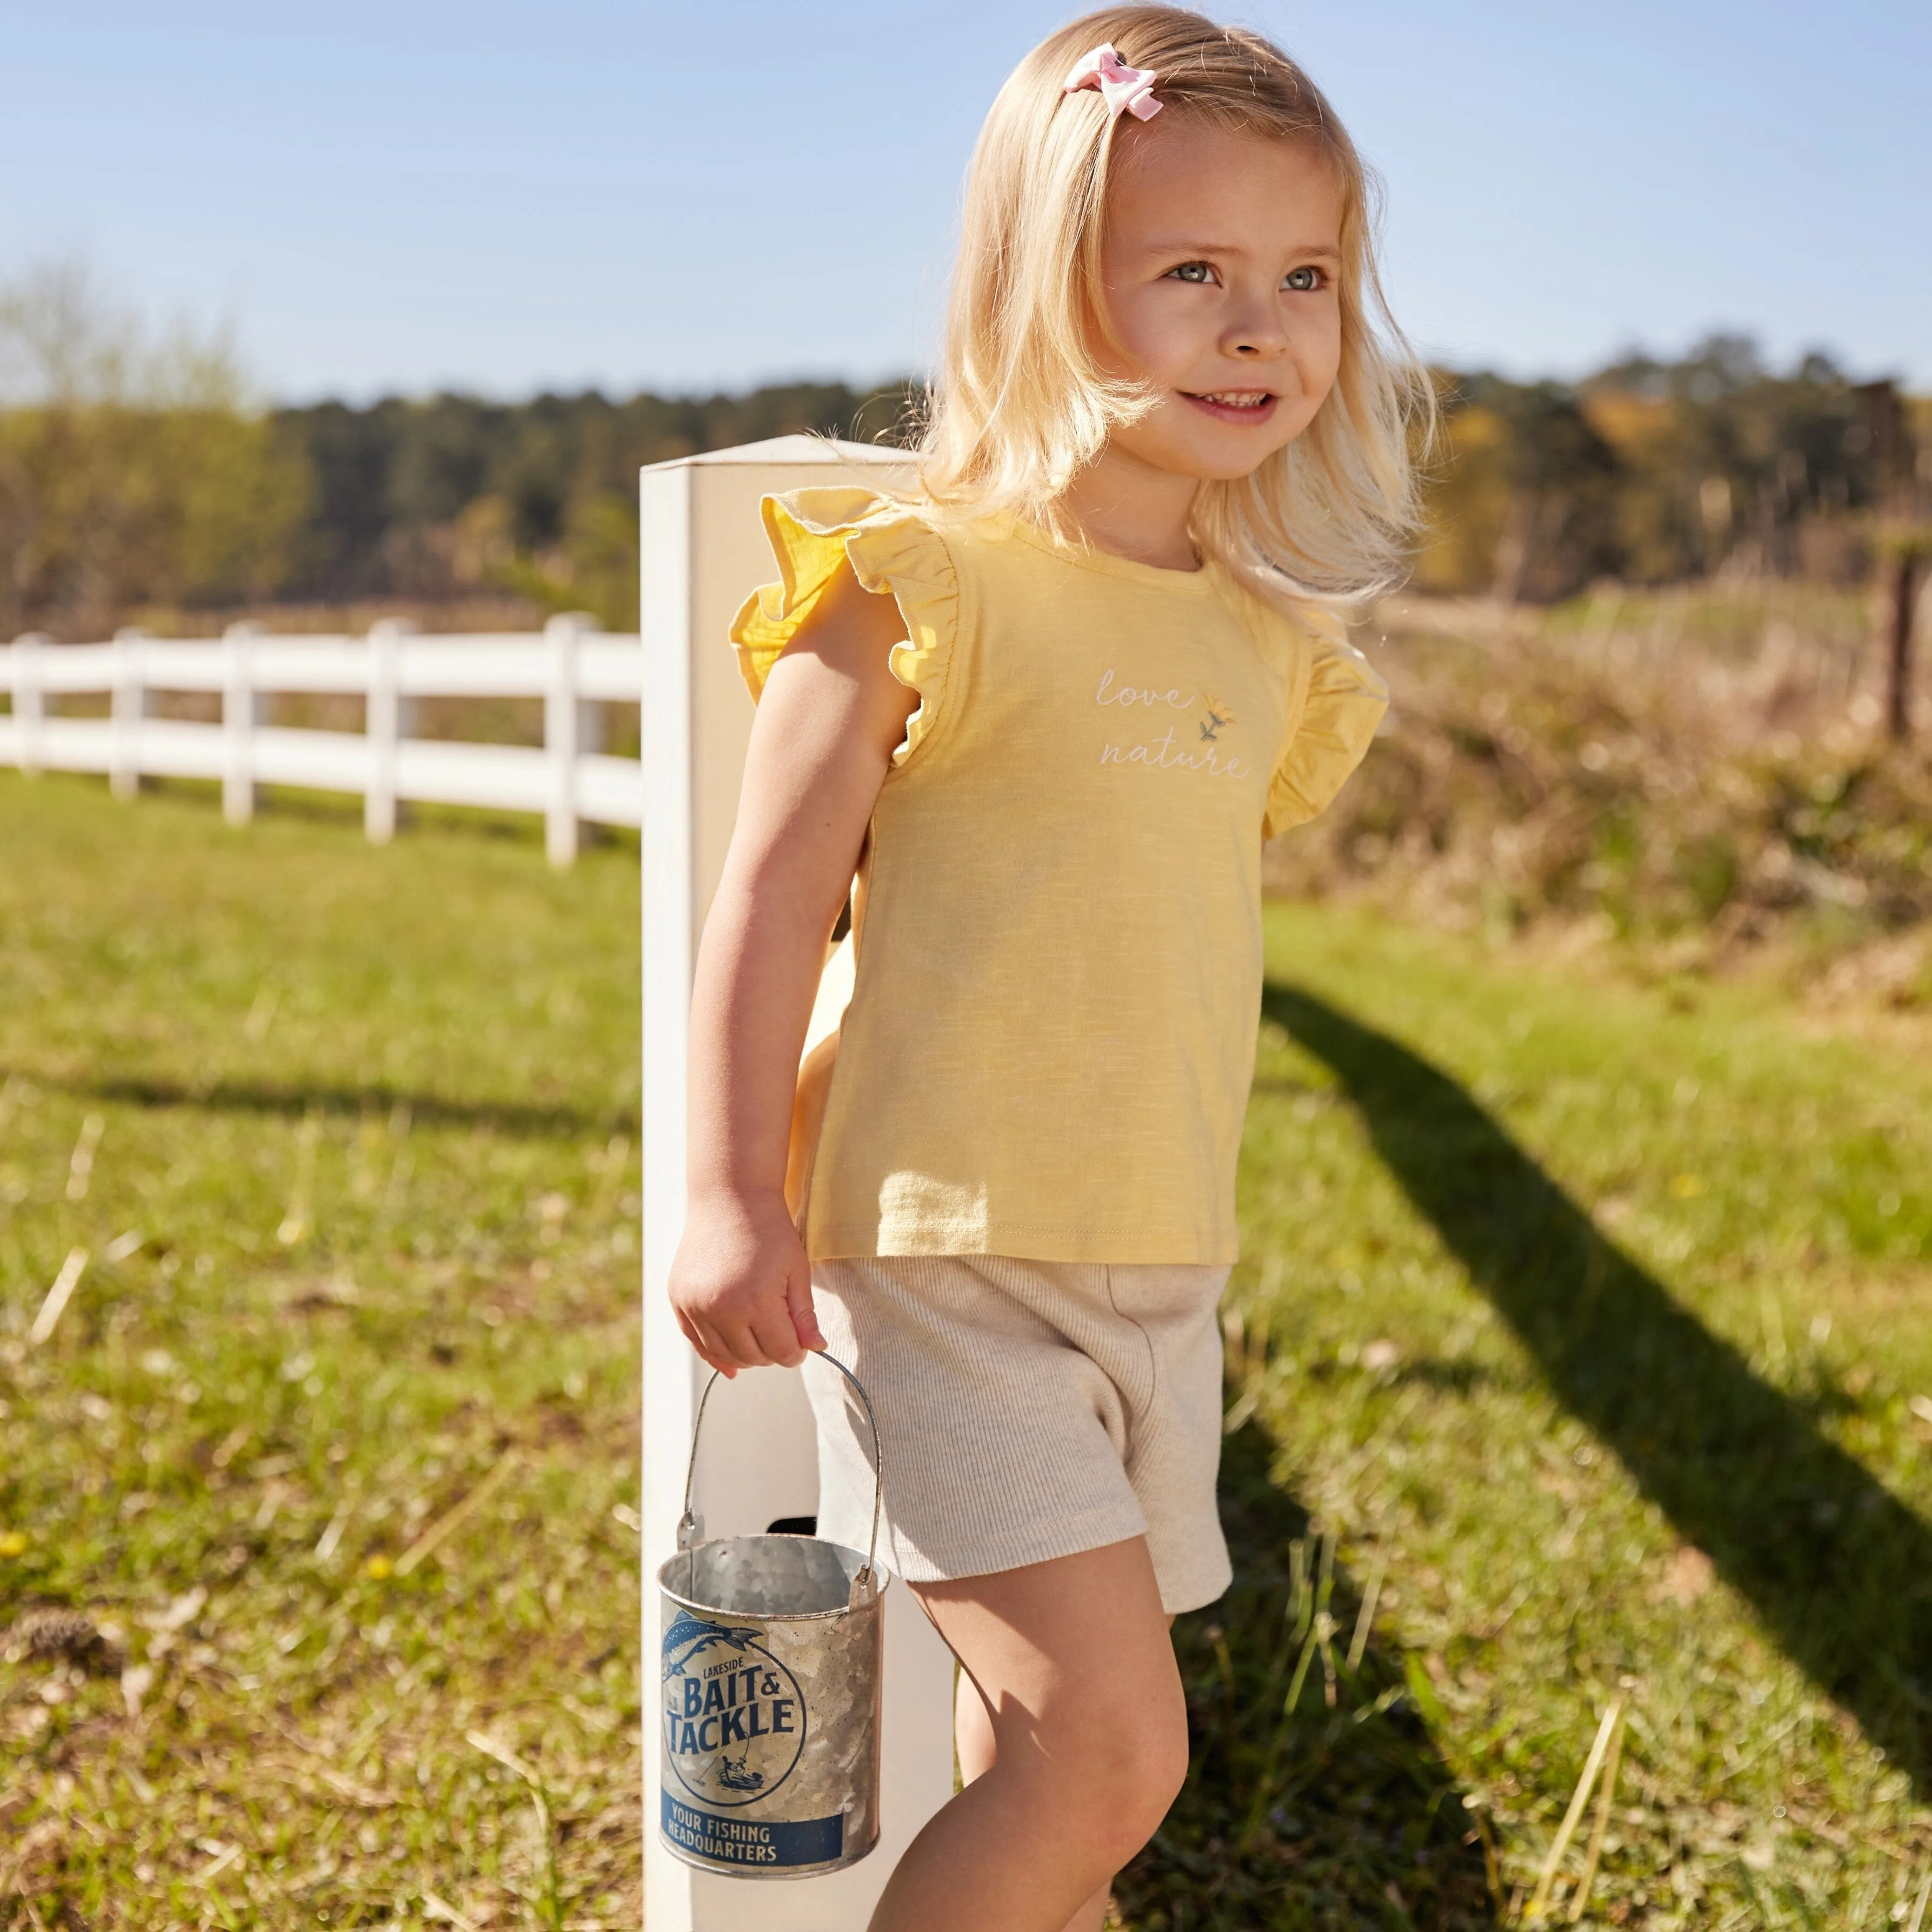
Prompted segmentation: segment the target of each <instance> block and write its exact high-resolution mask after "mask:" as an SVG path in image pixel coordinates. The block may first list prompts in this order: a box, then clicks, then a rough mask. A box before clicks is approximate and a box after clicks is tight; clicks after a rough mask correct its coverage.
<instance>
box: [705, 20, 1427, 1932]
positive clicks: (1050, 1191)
mask: <svg viewBox="0 0 1932 1932" xmlns="http://www.w3.org/2000/svg"><path fill="white" fill-rule="evenodd" d="M1367 194H1368V187H1367V181H1366V178H1365V175H1364V169H1363V166H1362V164H1361V161H1360V160H1358V157H1357V156H1356V154H1355V150H1354V148H1353V147H1352V145H1350V142H1349V138H1348V136H1347V135H1346V133H1344V132H1343V130H1342V127H1341V126H1340V123H1339V122H1338V121H1337V119H1336V118H1335V116H1334V113H1333V111H1332V110H1331V109H1330V107H1328V104H1327V102H1326V101H1325V100H1324V99H1323V98H1322V95H1320V94H1319V92H1317V91H1316V89H1315V87H1314V86H1313V84H1312V83H1310V80H1308V78H1307V76H1306V75H1304V74H1303V73H1302V72H1301V71H1300V70H1299V69H1298V68H1296V67H1295V65H1293V64H1292V62H1290V61H1289V60H1288V59H1287V58H1286V57H1285V56H1284V55H1282V54H1281V53H1280V52H1278V51H1277V49H1275V48H1274V47H1273V46H1270V45H1269V44H1268V43H1267V42H1265V41H1264V40H1260V39H1259V38H1257V37H1256V36H1255V35H1253V34H1249V33H1246V32H1244V31H1239V30H1237V29H1235V28H1221V27H1217V26H1214V25H1213V24H1212V23H1210V22H1209V21H1208V20H1205V19H1204V18H1203V17H1202V16H1200V15H1199V14H1196V13H1186V12H1182V11H1180V10H1175V9H1173V8H1169V7H1115V8H1109V9H1108V10H1105V11H1103V12H1100V13H1092V14H1090V15H1088V17H1086V18H1085V19H1084V20H1079V21H1077V22H1076V23H1074V24H1073V26H1070V27H1067V28H1064V29H1063V30H1062V31H1061V32H1059V33H1058V34H1055V35H1053V36H1052V37H1051V38H1050V39H1049V40H1046V41H1045V42H1043V43H1042V44H1041V45H1040V46H1039V47H1037V49H1034V52H1032V53H1031V55H1028V57H1027V58H1026V59H1025V61H1024V62H1022V63H1021V65H1020V66H1019V68H1018V69H1017V70H1016V72H1015V73H1014V74H1013V77H1012V78H1011V79H1010V80H1009V81H1008V82H1007V84H1006V86H1004V88H1003V89H1001V93H1000V95H999V98H998V100H997V101H995V103H994V105H993V109H992V113H991V115H989V117H988V119H987V122H986V129H985V131H984V133H983V136H981V139H980V145H979V149H978V152H977V154H976V156H975V157H974V163H973V169H972V175H971V182H970V184H969V187H968V193H967V199H966V205H965V234H964V239H963V245H962V251H961V256H960V262H959V271H958V277H957V284H956V290H955V293H954V297H953V306H952V311H951V317H950V324H949V329H948V336H947V346H946V353H945V358H944V366H943V370H942V373H941V377H940V380H939V382H938V385H937V386H936V391H935V397H934V399H933V404H932V417H931V421H930V425H929V429H928V431H927V434H926V438H925V441H924V443H923V446H922V449H921V450H920V452H919V468H918V472H917V474H918V481H917V483H916V487H910V488H908V489H907V490H906V491H905V492H904V493H903V494H901V495H899V496H884V495H880V494H874V493H868V492H867V491H865V490H859V489H829V490H801V491H799V492H798V493H796V494H795V495H793V496H787V497H782V498H775V499H768V500H767V502H766V505H765V506H764V509H765V521H766V527H767V529H768V531H769V535H770V538H771V541H772V548H773V550H775V553H776V556H777V562H778V572H779V581H778V583H776V584H775V585H774V586H771V587H769V588H768V589H766V590H764V591H763V592H760V594H759V595H758V596H757V598H754V600H753V601H752V602H751V604H748V605H747V606H746V607H745V610H744V611H743V612H742V613H740V616H739V619H738V622H737V624H736V627H735V628H734V631H733V636H734V638H735V640H736V643H737V645H738V646H739V652H740V654H741V658H742V664H743V667H744V670H745V676H746V679H747V680H748V682H749V683H750V685H751V689H752V691H753V694H754V695H755V696H757V697H758V698H759V699H760V706H759V712H758V715H757V721H756V724H755V726H754V730H753V732H752V735H751V750H750V754H749V758H748V763H747V765H746V767H745V781H744V790H743V794H742V801H741V802H740V805H739V813H738V820H737V826H736V832H735V834H734V835H733V840H732V844H731V848H730V856H729V858H728V859H727V862H726V865H725V868H724V877H723V880H722V882H721V884H720V886H719V888H718V894H717V897H716V898H715V901H714V902H713V904H712V910H711V913H710V917H709V922H707V924H706V928H705V932H704V938H703V947H702V949H701V952H700V959H699V964H698V968H697V986H696V991H695V995H694V1009H693V1016H692V1022H691V1040H692V1049H691V1051H692V1076H691V1140H690V1145H691V1166H690V1191H689V1220H688V1223H687V1226H686V1228H685V1234H684V1238H683V1241H682V1246H681V1247H680V1248H679V1253H678V1256H677V1259H676V1265H675V1266H674V1268H673V1272H672V1275H671V1281H670V1294H671V1298H672V1301H673V1303H674V1304H675V1305H676V1310H677V1312H678V1316H679V1320H680V1322H681V1323H682V1327H683V1329H684V1331H685V1334H686V1335H687V1336H688V1338H689V1339H690V1341H691V1345H692V1346H693V1347H694V1348H695V1349H697V1352H698V1353H699V1354H700V1355H702V1356H703V1358H704V1359H705V1361H707V1362H709V1363H710V1364H712V1365H713V1366H714V1367H718V1368H719V1369H721V1370H723V1371H724V1373H726V1374H727V1375H728V1374H730V1373H733V1372H734V1371H735V1370H737V1369H739V1368H745V1367H752V1366H754V1365H757V1364H766V1363H783V1364H798V1363H799V1362H801V1361H805V1359H806V1358H807V1356H808V1352H811V1351H814V1350H817V1349H823V1348H828V1347H829V1349H830V1350H831V1352H832V1353H833V1354H834V1355H835V1356H837V1357H838V1358H839V1359H841V1360H842V1361H844V1362H846V1363H847V1364H850V1366H851V1367H852V1368H853V1370H855V1371H856V1373H857V1374H858V1376H859V1378H860V1379H861V1380H862V1382H864V1383H865V1385H866V1387H867V1388H868V1389H869V1391H871V1395H872V1397H873V1400H874V1402H875V1403H876V1404H877V1409H878V1414H879V1421H880V1428H881V1430H882V1431H883V1438H884V1445H885V1493H886V1511H887V1513H888V1517H889V1526H888V1527H889V1551H890V1557H891V1566H890V1567H891V1568H892V1569H893V1570H894V1571H895V1572H896V1573H897V1574H898V1575H899V1576H900V1577H903V1578H904V1580H906V1582H907V1583H908V1584H909V1585H910V1587H911V1589H913V1591H914V1592H916V1595H917V1596H918V1598H919V1601H920V1602H921V1604H922V1605H923V1606H924V1607H925V1609H926V1612H927V1614H928V1615H929V1616H930V1617H931V1618H932V1621H933V1622H934V1623H935V1625H937V1626H938V1629H939V1631H940V1632H941V1634H942V1635H943V1636H944V1638H945V1639H946V1641H947V1643H949V1644H950V1646H952V1648H953V1651H954V1652H955V1653H956V1655H957V1656H958V1657H959V1661H960V1664H961V1665H962V1677H961V1682H960V1697H959V1712H958V1723H957V1732H958V1744H959V1763H960V1768H961V1771H962V1775H963V1777H964V1778H965V1788H964V1789H963V1790H962V1792H961V1793H960V1794H959V1796H957V1797H956V1798H955V1799H953V1802H951V1803H950V1805H947V1807H946V1808H944V1810H943V1811H941V1812H940V1813H939V1814H938V1816H937V1817H935V1818H934V1819H933V1820H932V1822H931V1823H929V1825H928V1826H927V1827H926V1829H925V1831H924V1832H922V1833H921V1835H919V1838H917V1840H916V1841H915V1842H914V1843H913V1846H912V1847H911V1849H910V1850H909V1851H908V1852H907V1854H906V1855H905V1856H904V1858H903V1859H902V1860H901V1862H900V1864H899V1865H898V1868H897V1870H895V1873H893V1875H892V1879H891V1881H890V1882H889V1884H888V1885H887V1886H886V1891H885V1894H884V1896H883V1898H882V1900H880V1904H879V1906H878V1908H877V1912H876V1914H875V1915H874V1918H873V1920H872V1925H873V1927H874V1932H913V1928H916V1932H954V1928H957V1932H1062V1928H1067V1932H1095V1928H1097V1927H1100V1924H1101V1923H1102V1920H1103V1915H1104V1913H1105V1911H1106V1900H1107V1893H1108V1888H1109V1881H1110V1879H1112V1876H1113V1874H1114V1873H1115V1872H1116V1871H1117V1870H1118V1869H1119V1867H1121V1864H1123V1863H1124V1862H1125V1861H1126V1860H1127V1859H1128V1858H1130V1857H1131V1856H1133V1854H1134V1853H1135V1852H1137V1851H1139V1849H1140V1848H1141V1846H1142V1845H1143V1844H1145V1843H1146V1841H1147V1840H1148V1838H1149V1837H1150V1836H1151V1835H1152V1834H1153V1832H1154V1829H1155V1828H1156V1827H1157V1826H1158V1825H1159V1823H1160V1820H1161V1818H1162V1817H1163V1814H1165V1812H1166V1809H1167V1808H1168V1805H1169V1803H1170V1802H1172V1799H1173V1798H1174V1796H1175V1793H1176V1792H1177V1791H1178V1789H1179V1788H1180V1785H1181V1780H1182V1778H1183V1776H1184V1772H1185V1771H1186V1768H1187V1724H1186V1714H1185V1711H1184V1705H1183V1700H1182V1695H1181V1684H1180V1680H1179V1677H1178V1673H1177V1671H1176V1669H1175V1659H1174V1653H1173V1649H1172V1644H1171V1642H1170V1640H1169V1634H1168V1625H1169V1620H1170V1619H1171V1618H1172V1616H1173V1615H1174V1613H1175V1612H1177V1611H1181V1610H1192V1609H1195V1608H1196V1607H1199V1606H1200V1605H1202V1604H1206V1603H1208V1602H1210V1601H1212V1600H1213V1599H1214V1598H1216V1597H1217V1596H1218V1595H1220V1593H1221V1592H1222V1591H1223V1589H1226V1586H1227V1583H1228V1581H1229V1563H1228V1555H1227V1550H1226V1544H1224V1542H1223V1539H1222V1536H1221V1532H1220V1524H1219V1523H1218V1521H1217V1516H1216V1510H1215V1499H1214V1482H1215V1473H1216V1465H1217V1457H1218V1454H1219V1450H1220V1416H1221V1403H1220V1346H1219V1328H1218V1325H1217V1316H1216V1303H1217V1299H1218V1298H1219V1296H1220V1293H1221V1291H1222V1288H1223V1285H1224V1283H1226V1280H1227V1276H1228V1271H1229V1263H1230V1262H1232V1260H1233V1259H1235V1253H1236V1235H1235V1212H1234V1206H1235V1203H1234V1191H1235V1157H1236V1151H1237V1148H1238V1143H1239V1141H1240V1138H1241V1124H1242V1115H1243V1112H1244V1107H1245V1105H1246V1102H1247V1088H1248V1084H1249V1081H1250V1077H1251V1076H1252V1073H1253V1064H1254V1052H1255V1042H1256V1019H1257V1007H1258V1003H1259V994H1260V990H1261V977H1262V922H1261V882H1260V868H1261V856H1262V841H1263V840H1264V839H1265V838H1268V837H1269V836H1271V835H1273V834H1274V833H1276V832H1280V831H1282V830H1283V829H1285V828H1286V827H1288V826H1292V825H1296V824H1298V823H1301V822H1302V821H1304V820H1307V819H1308V818H1310V817H1313V815H1314V814H1316V812H1318V811H1320V810H1321V809H1322V807H1323V806H1324V805H1326V804H1327V802H1328V800H1329V799H1331V797H1332V796H1334V793H1335V791H1336V790H1337V787H1340V784H1342V782H1343V779H1344V778H1346V776H1347V775H1348V774H1349V772H1350V771H1351V770H1352V769H1353V767H1354V766H1355V763H1357V761H1358V760H1359V759H1360V758H1361V756H1362V754H1363V752H1364V750H1365V749H1366V748H1367V745H1368V742H1369V740H1370V737H1371V736H1372V735H1373V733H1374V730H1375V728H1376V722H1377V720H1378V719H1379V718H1380V716H1381V715H1382V707H1383V703H1384V700H1385V693H1384V691H1383V688H1382V685H1381V683H1380V682H1379V680H1378V679H1377V678H1376V675H1375V673H1373V671H1372V670H1370V668H1369V667H1368V666H1367V664H1366V663H1365V662H1364V661H1363V659H1362V658H1361V657H1359V656H1358V655H1357V654H1356V653H1355V652H1354V651H1353V650H1352V649H1350V648H1349V646H1348V645H1347V644H1346V642H1344V641H1343V634H1342V631H1341V628H1340V625H1339V624H1338V623H1337V621H1336V620H1335V619H1334V617H1333V616H1331V615H1330V614H1329V613H1328V610H1326V609H1325V607H1324V606H1323V604H1322V601H1321V600H1322V599H1324V598H1331V599H1332V598H1337V597H1341V596H1346V595H1354V594H1359V593H1360V592H1362V591H1364V589H1367V588H1368V587H1370V586H1372V585H1373V584H1375V583H1379V582H1381V581H1384V580H1386V579H1387V577H1388V575H1389V574H1390V573H1391V571H1392V570H1393V569H1394V567H1395V565H1396V564H1397V560H1398V557H1399V553H1400V545H1401V543H1402V541H1403V538H1404V537H1405V535H1406V534H1407V532H1408V530H1409V526H1410V523H1411V518H1412V494H1411V490H1412V484H1411V478H1410V472H1409V458H1408V454H1407V451H1408V445H1409V433H1410V431H1411V429H1412V427H1413V424H1414V419H1415V416H1416V415H1417V413H1418V412H1420V411H1426V410H1427V407H1428V404H1427V392H1426V390H1425V389H1424V388H1423V387H1422V386H1421V385H1420V383H1419V382H1418V379H1417V377H1415V374H1414V372H1413V369H1412V364H1411V363H1410V362H1408V361H1407V360H1406V359H1403V358H1402V357H1400V356H1399V355H1397V354H1396V353H1392V352H1391V350H1390V349H1389V348H1388V347H1385V344H1388V343H1391V342H1393V343H1394V344H1397V345H1398V346H1399V345H1400V337H1399V336H1396V335H1394V333H1393V332H1392V330H1391V329H1389V328H1388V326H1387V323H1386V317H1385V316H1384V315H1383V314H1382V311H1381V309H1380V306H1379V290H1378V287H1377V283H1376V271H1375V265H1374V260H1373V252H1372V237H1371V234H1370V213H1369V209H1368V207H1367ZM1378 323H1381V324H1382V326H1381V328H1380V329H1378V326H1377V324H1378ZM855 875H856V883H855ZM848 898H849V901H850V909H851V920H852V944H853V946H854V947H855V949H856V981H855V984H854V987H853V992H852V995H851V998H850V1004H849V1005H848V1006H847V1009H846V1011H845V1013H844V1020H843V1023H842V1025H841V1027H840V1028H839V1031H838V1036H837V1040H836V1054H835V1059H834V1060H832V1062H831V1064H830V1068H829V1085H828V1083H827V1080H826V1072H827V1070H826V1067H824V1066H823V1065H821V1064H816V1063H817V1059H819V1058H822V1056H815V1060H814V1064H811V1065H808V1067H807V1068H806V1069H805V1073H804V1075H803V1076H802V1077H801V1076H800V1072H799V1052H800V1049H801V1046H802V1042H803V1040H804V1037H805V1031H806V1028H807V1025H808V1020H809V1018H810V1016H811V1011H812V1007H813V1004H814V995H815V993H816V992H817V988H818V986H819V983H820V971H821V968H823V965H824V963H825V961H826V945H827V941H828V939H829V936H830V935H831V933H832V930H833V928H834V925H835V922H836V920H837V919H838V916H839V915H840V913H841V910H843V909H844V907H846V906H847V901H848ZM788 1171H789V1174H790V1181H791V1198H790V1200H789V1201H788V1199H787V1174H788ZM808 1385H809V1387H810V1391H811V1399H812V1402H813V1405H814V1410H815V1412H816V1414H817V1421H818V1430H819V1436H820V1470H821V1482H822V1493H821V1501H820V1529H821V1532H822V1533H823V1534H824V1535H828V1536H830V1537H832V1538H835V1539H836V1540H838V1541H842V1542H845V1543H847V1544H861V1545H862V1544H863V1543H864V1541H865V1529H866V1523H867V1520H868V1516H869V1511H870V1507H871V1469H870V1466H869V1460H868V1459H869V1443H868V1442H867V1441H866V1440H865V1439H863V1437H864V1431H863V1429H862V1425H860V1424H859V1422H858V1421H857V1420H856V1417H855V1415H854V1414H853V1412H852V1410H851V1409H850V1408H849V1407H848V1406H847V1402H846V1400H845V1397H844V1392H843V1387H842V1384H841V1381H840V1379H839V1377H838V1375H837V1374H836V1373H835V1371H834V1370H832V1369H830V1368H829V1367H828V1366H826V1364H820V1363H813V1364H811V1367H810V1370H809V1371H808Z"/></svg>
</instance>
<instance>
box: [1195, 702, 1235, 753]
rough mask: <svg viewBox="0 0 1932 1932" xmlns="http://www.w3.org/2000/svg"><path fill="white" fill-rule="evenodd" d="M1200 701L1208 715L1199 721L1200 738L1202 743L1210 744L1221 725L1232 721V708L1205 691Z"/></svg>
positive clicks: (1219, 731)
mask: <svg viewBox="0 0 1932 1932" xmlns="http://www.w3.org/2000/svg"><path fill="white" fill-rule="evenodd" d="M1201 702H1202V703H1203V704H1205V706H1207V707H1208V715H1207V716H1206V717H1205V718H1203V719H1202V721H1201V739H1202V743H1203V744H1208V745H1211V744H1213V743H1214V741H1215V739H1217V738H1219V737H1220V735H1221V727H1222V726H1223V725H1224V724H1233V723H1234V721H1235V713H1234V709H1233V707H1232V706H1230V705H1227V704H1224V703H1223V702H1222V701H1221V700H1220V698H1218V697H1214V695H1212V694H1211V693H1208V692H1205V691H1204V692H1203V693H1202V697H1201Z"/></svg>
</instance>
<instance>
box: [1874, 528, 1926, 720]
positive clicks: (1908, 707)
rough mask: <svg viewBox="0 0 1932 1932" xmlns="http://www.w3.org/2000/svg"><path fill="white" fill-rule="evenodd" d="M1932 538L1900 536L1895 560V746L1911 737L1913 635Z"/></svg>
mask: <svg viewBox="0 0 1932 1932" xmlns="http://www.w3.org/2000/svg"><path fill="white" fill-rule="evenodd" d="M1927 553H1932V539H1926V538H1921V539H1919V540H1918V541H1916V542H1915V541H1911V540H1910V539H1909V538H1901V539H1900V541H1899V543H1898V545H1897V555H1896V556H1894V559H1893V562H1892V580H1891V610H1890V612H1889V613H1888V615H1889V616H1890V617H1891V649H1890V650H1889V651H1888V652H1887V654H1886V658H1887V663H1886V679H1885V684H1886V689H1885V732H1886V735H1887V736H1889V737H1890V739H1891V742H1893V743H1894V745H1903V743H1905V742H1906V740H1907V739H1909V738H1910V737H1911V736H1912V634H1913V632H1914V631H1915V629H1916V628H1917V624H1918V604H1919V596H1918V588H1919V577H1920V574H1921V571H1922V569H1923V568H1924V562H1925V558H1926V556H1927Z"/></svg>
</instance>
